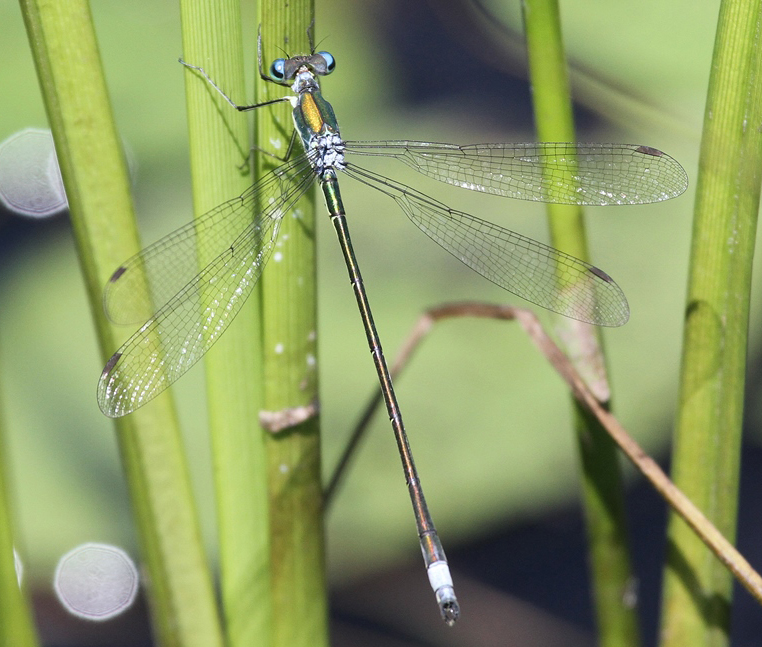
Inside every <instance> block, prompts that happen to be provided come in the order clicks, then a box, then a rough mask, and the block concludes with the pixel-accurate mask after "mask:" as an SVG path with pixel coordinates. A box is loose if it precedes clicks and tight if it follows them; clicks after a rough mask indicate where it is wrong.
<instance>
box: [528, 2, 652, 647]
mask: <svg viewBox="0 0 762 647" xmlns="http://www.w3.org/2000/svg"><path fill="white" fill-rule="evenodd" d="M522 6H523V15H524V25H525V30H526V38H527V51H528V58H529V72H530V74H529V75H530V80H531V83H532V91H533V100H534V111H535V121H536V126H537V135H538V139H539V140H540V141H550V142H558V141H575V140H576V134H575V131H574V123H573V112H572V105H571V100H570V90H569V81H568V76H567V69H566V60H565V56H564V51H563V43H562V37H561V23H560V16H559V11H558V2H557V0H524V3H523V5H522ZM547 207H548V216H549V221H550V229H551V238H552V241H553V245H554V246H555V247H557V248H558V249H561V250H563V251H565V252H567V253H569V254H572V255H573V256H576V257H578V258H581V259H584V260H587V257H588V253H587V243H586V237H585V231H584V221H583V210H582V208H581V207H579V206H575V205H560V204H548V205H547ZM557 328H558V329H559V331H560V335H559V336H560V338H561V344H562V347H563V348H564V350H565V351H566V353H567V355H568V356H569V357H573V358H576V359H575V366H576V368H577V370H578V371H579V373H580V374H581V375H582V376H583V377H584V379H585V380H586V382H587V383H588V384H589V385H590V387H591V389H592V390H593V392H594V393H596V395H597V396H598V398H599V399H600V400H601V401H602V402H605V403H607V402H609V400H610V390H609V386H608V380H607V376H606V368H605V359H604V354H603V340H602V336H601V334H600V330H599V329H598V328H595V327H594V326H589V325H586V324H580V323H578V322H574V321H571V320H567V319H564V320H561V319H559V320H558V321H557ZM573 406H574V411H575V416H574V424H575V430H576V433H577V439H578V446H579V450H580V458H581V463H582V475H583V480H582V483H583V495H584V506H585V518H586V522H587V534H588V542H589V551H590V567H591V574H592V582H593V590H594V602H595V609H596V615H597V622H598V630H599V636H598V641H599V644H600V645H602V646H605V647H613V646H614V645H617V646H625V645H638V644H639V642H640V638H639V632H638V624H637V616H636V614H635V609H634V606H633V605H632V604H631V603H628V599H631V598H632V596H628V595H627V594H628V592H630V591H631V589H632V584H633V582H634V579H633V575H632V572H631V566H630V557H629V548H628V545H627V524H626V519H625V514H624V490H623V485H622V477H621V471H620V465H619V456H618V453H617V451H616V445H615V444H614V442H613V441H612V440H611V438H610V437H609V436H608V435H607V434H606V432H605V431H604V429H603V428H602V427H601V425H600V424H599V423H598V422H597V420H596V419H595V418H594V417H593V416H591V415H589V414H587V413H586V412H585V410H584V409H583V408H582V407H581V406H580V405H579V403H577V402H576V400H575V401H574V404H573Z"/></svg>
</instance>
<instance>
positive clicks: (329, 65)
mask: <svg viewBox="0 0 762 647" xmlns="http://www.w3.org/2000/svg"><path fill="white" fill-rule="evenodd" d="M318 54H319V55H320V56H322V57H323V59H324V60H325V73H326V74H330V73H331V72H333V71H334V69H336V59H335V58H333V56H332V55H331V54H330V53H329V52H318Z"/></svg>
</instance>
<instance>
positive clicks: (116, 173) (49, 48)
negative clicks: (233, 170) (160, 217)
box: [21, 0, 221, 647]
mask: <svg viewBox="0 0 762 647" xmlns="http://www.w3.org/2000/svg"><path fill="white" fill-rule="evenodd" d="M21 7H22V11H23V13H24V20H25V22H26V27H27V32H28V34H29V42H30V44H31V47H32V53H33V56H34V60H35V65H36V67H37V74H38V77H39V79H40V86H41V88H42V95H43V99H44V101H45V106H46V109H47V114H48V120H49V122H50V126H51V130H52V132H53V138H54V141H55V145H56V153H57V155H58V161H59V164H60V166H61V174H62V176H63V180H64V185H65V187H66V193H67V197H68V200H69V207H70V214H71V221H72V226H73V228H74V234H75V238H76V242H77V248H78V252H79V257H80V263H81V265H82V268H83V274H84V278H85V282H86V286H87V291H88V296H89V299H90V303H91V307H92V309H93V314H94V317H95V322H96V328H97V331H98V335H99V341H100V345H101V349H102V353H103V358H104V361H105V358H107V357H109V356H110V355H111V353H112V352H113V351H114V350H115V349H116V347H117V339H118V338H121V337H123V336H124V332H121V331H119V332H118V331H117V330H116V329H115V328H114V327H112V325H111V324H110V323H109V322H108V321H107V319H106V317H105V316H104V314H103V306H102V303H103V301H102V296H101V295H102V289H103V286H104V285H105V284H106V282H107V280H108V279H109V276H110V275H111V273H112V272H113V270H114V269H115V268H116V267H117V266H118V264H119V263H120V262H122V261H123V260H124V259H126V258H128V257H129V256H130V255H132V254H134V253H135V252H137V251H138V249H139V245H138V239H137V234H136V230H135V225H134V217H133V212H132V211H133V210H132V201H131V198H130V193H129V181H128V177H127V172H126V166H125V163H124V156H123V154H122V150H121V144H120V141H119V137H118V135H117V132H116V128H115V126H114V122H113V117H112V114H111V107H110V104H109V100H108V96H107V92H106V86H105V81H104V78H103V72H102V68H101V65H100V57H99V53H98V47H97V43H96V38H95V32H94V29H93V25H92V19H91V15H90V8H89V5H88V3H87V2H86V1H85V0H66V2H52V3H51V2H42V1H40V0H21ZM93 370H94V371H96V370H97V369H96V367H93ZM94 377H95V375H94ZM94 382H95V380H94ZM93 400H94V399H93ZM93 406H95V404H94V402H93ZM116 427H117V439H118V442H119V448H120V452H121V458H122V463H123V466H124V470H125V475H126V478H127V481H128V485H129V490H130V497H131V501H132V506H133V512H134V515H135V522H136V525H137V527H138V531H139V532H138V534H139V538H140V544H141V553H142V559H143V561H144V562H145V564H146V566H147V570H148V574H149V580H148V581H149V583H150V584H149V586H148V593H149V599H150V602H151V609H152V614H153V620H154V630H155V633H156V637H157V641H158V642H159V644H162V645H182V646H183V647H188V646H196V645H197V646H198V647H216V646H217V645H220V644H221V636H220V631H219V622H218V619H217V613H216V604H215V599H214V594H213V589H212V580H211V577H210V574H209V570H208V566H207V563H206V557H205V555H204V551H203V546H202V543H201V538H200V532H199V527H198V520H197V514H196V510H195V506H194V501H193V498H192V494H191V488H190V482H189V478H188V471H187V466H186V463H185V456H184V452H183V447H182V444H181V440H180V434H179V430H178V427H177V423H176V417H175V414H174V409H173V407H172V405H171V400H170V399H169V397H168V396H167V395H164V396H160V397H159V398H157V399H156V400H155V401H153V402H152V404H151V405H150V406H148V407H146V408H145V409H141V410H140V411H138V412H137V413H135V414H132V415H130V416H129V417H127V418H123V419H120V420H119V421H118V422H117V423H116Z"/></svg>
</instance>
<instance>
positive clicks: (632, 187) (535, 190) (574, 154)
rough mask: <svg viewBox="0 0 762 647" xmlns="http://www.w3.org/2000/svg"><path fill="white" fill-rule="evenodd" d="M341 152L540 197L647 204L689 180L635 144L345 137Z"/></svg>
mask: <svg viewBox="0 0 762 647" xmlns="http://www.w3.org/2000/svg"><path fill="white" fill-rule="evenodd" d="M346 152H347V153H353V154H358V155H370V156H379V157H392V158H395V159H398V160H400V161H401V162H403V163H405V164H407V166H409V167H410V168H412V169H414V170H416V171H418V172H419V173H422V174H423V175H426V176H428V177H431V178H434V179H435V180H439V181H441V182H446V183H447V184H452V185H454V186H459V187H461V188H464V189H471V190H472V191H481V192H484V193H492V194H494V195H501V196H505V197H508V198H519V199H522V200H537V201H540V202H556V203H562V204H581V205H612V204H644V203H647V202H660V201H662V200H668V199H669V198H674V197H677V196H678V195H680V194H681V193H683V191H685V189H686V188H687V186H688V177H687V175H686V174H685V171H684V170H683V167H682V166H680V164H679V163H678V162H677V161H676V160H674V159H673V158H672V157H670V156H669V155H667V154H666V153H662V152H661V151H659V150H656V149H655V148H650V147H649V146H638V145H633V144H580V143H571V144H566V143H526V144H471V145H469V146H456V145H455V144H437V143H429V142H412V141H391V142H346Z"/></svg>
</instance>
